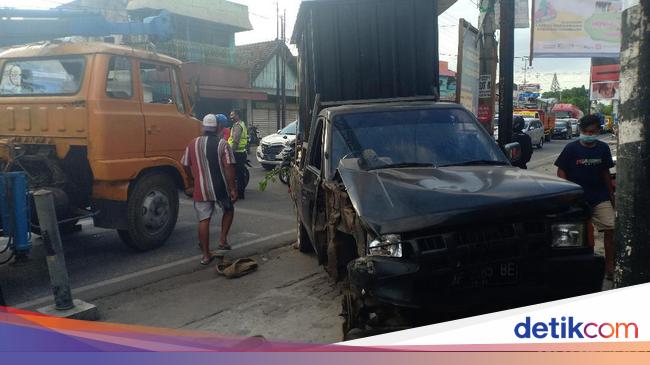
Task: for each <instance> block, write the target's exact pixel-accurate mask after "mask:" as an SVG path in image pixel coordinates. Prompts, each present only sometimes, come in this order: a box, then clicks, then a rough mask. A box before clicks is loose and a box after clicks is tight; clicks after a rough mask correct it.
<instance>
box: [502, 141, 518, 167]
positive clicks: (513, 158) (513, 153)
mask: <svg viewBox="0 0 650 365" xmlns="http://www.w3.org/2000/svg"><path fill="white" fill-rule="evenodd" d="M503 150H504V151H505V153H506V156H508V159H509V160H510V162H518V161H519V160H521V145H520V144H519V142H514V143H509V144H507V145H505V146H504V147H503Z"/></svg>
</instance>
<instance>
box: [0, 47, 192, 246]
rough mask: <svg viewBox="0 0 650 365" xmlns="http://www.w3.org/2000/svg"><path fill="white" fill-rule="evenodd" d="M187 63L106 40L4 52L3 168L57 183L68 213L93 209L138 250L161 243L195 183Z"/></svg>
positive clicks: (101, 222)
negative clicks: (187, 168)
mask: <svg viewBox="0 0 650 365" xmlns="http://www.w3.org/2000/svg"><path fill="white" fill-rule="evenodd" d="M179 66H180V61H178V60H175V59H173V58H170V57H166V56H162V55H158V54H154V53H151V52H146V51H140V50H135V49H132V48H129V47H121V46H115V45H109V44H104V43H58V44H55V43H43V44H39V45H29V46H25V47H21V48H14V49H10V50H7V51H5V52H3V53H0V70H1V71H0V171H25V172H26V173H27V175H28V179H29V184H30V188H31V189H33V190H35V189H40V188H46V189H48V190H51V191H52V192H53V193H54V197H55V206H56V210H57V216H58V219H59V221H66V222H68V224H69V223H73V224H74V222H75V218H78V217H82V216H88V215H93V216H94V223H95V226H97V227H102V228H110V229H116V230H117V231H118V232H119V236H120V237H121V238H122V240H123V241H124V242H125V243H126V244H127V245H129V246H130V247H132V248H134V249H136V250H140V251H144V250H148V249H151V248H154V247H157V246H160V245H162V244H163V243H164V242H165V241H166V240H167V238H168V237H169V236H170V235H171V233H172V231H173V230H174V227H175V225H176V220H177V217H178V206H179V200H178V190H179V189H183V188H185V187H186V186H188V184H189V181H188V177H187V176H186V175H185V172H184V169H183V167H182V166H181V165H180V163H179V161H180V158H181V155H182V153H183V151H184V148H185V146H186V145H187V143H188V142H189V141H190V140H191V139H192V138H194V137H195V136H197V135H198V134H199V133H200V123H199V122H198V120H196V119H194V118H193V117H192V116H191V114H190V109H191V107H190V105H189V103H190V102H189V98H188V95H187V93H186V91H185V88H184V84H183V80H182V77H181V72H180V67H179Z"/></svg>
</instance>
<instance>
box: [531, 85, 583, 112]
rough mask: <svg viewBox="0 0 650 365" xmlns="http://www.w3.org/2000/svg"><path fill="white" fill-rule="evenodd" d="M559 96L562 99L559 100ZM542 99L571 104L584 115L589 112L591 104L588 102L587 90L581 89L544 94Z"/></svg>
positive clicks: (575, 88)
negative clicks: (552, 99)
mask: <svg viewBox="0 0 650 365" xmlns="http://www.w3.org/2000/svg"><path fill="white" fill-rule="evenodd" d="M560 94H561V95H562V97H561V98H560ZM542 97H543V98H555V99H558V100H561V103H562V104H573V105H575V106H577V107H578V108H580V110H582V111H583V112H584V113H585V114H589V111H590V110H591V102H590V101H589V89H587V88H585V86H584V85H583V86H582V87H574V88H571V89H565V90H562V91H561V92H553V91H549V92H545V93H544V94H542Z"/></svg>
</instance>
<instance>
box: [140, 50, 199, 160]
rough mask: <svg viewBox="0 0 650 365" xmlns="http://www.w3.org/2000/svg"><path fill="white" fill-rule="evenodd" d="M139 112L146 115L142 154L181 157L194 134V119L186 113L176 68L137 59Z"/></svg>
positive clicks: (195, 133)
mask: <svg viewBox="0 0 650 365" xmlns="http://www.w3.org/2000/svg"><path fill="white" fill-rule="evenodd" d="M139 69H140V75H139V76H140V87H141V90H142V113H143V114H144V118H145V134H146V151H145V156H147V157H156V156H167V157H171V158H173V159H175V160H178V159H180V157H181V155H182V153H183V151H184V149H185V147H186V146H187V144H188V143H189V141H191V140H192V138H194V137H196V135H197V132H198V129H197V128H198V127H197V124H196V121H194V120H192V118H190V117H189V116H188V115H187V107H188V106H187V105H186V103H185V99H184V98H183V94H182V92H181V84H180V74H179V71H178V70H177V69H176V68H175V67H172V66H171V65H167V64H159V63H154V62H150V61H144V60H141V61H140V65H139Z"/></svg>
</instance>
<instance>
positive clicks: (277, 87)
mask: <svg viewBox="0 0 650 365" xmlns="http://www.w3.org/2000/svg"><path fill="white" fill-rule="evenodd" d="M275 16H276V22H277V25H276V27H277V29H276V30H277V36H276V37H275V48H276V49H275V114H276V123H275V124H276V129H278V130H280V129H282V122H281V119H282V112H281V105H280V103H281V100H280V99H281V97H280V55H279V49H280V4H279V3H278V2H277V1H276V3H275Z"/></svg>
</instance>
